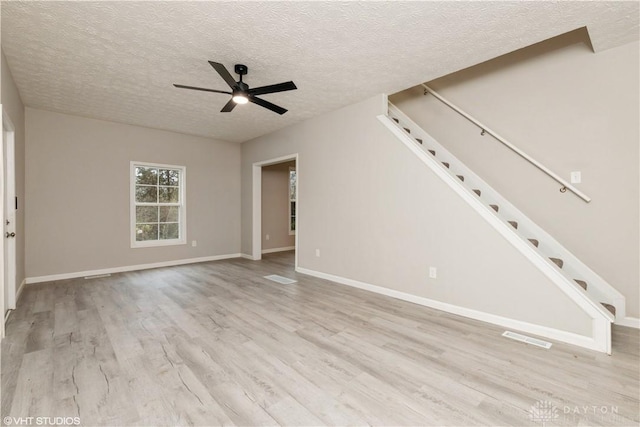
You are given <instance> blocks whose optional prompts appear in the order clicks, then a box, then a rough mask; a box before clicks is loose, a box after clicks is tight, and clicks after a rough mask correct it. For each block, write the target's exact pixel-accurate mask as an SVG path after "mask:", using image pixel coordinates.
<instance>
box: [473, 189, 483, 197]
mask: <svg viewBox="0 0 640 427" xmlns="http://www.w3.org/2000/svg"><path fill="white" fill-rule="evenodd" d="M473 192H474V193H476V194H477V195H478V196H480V195H481V194H482V191H480V190H478V189H477V188H476V189H474V190H473Z"/></svg>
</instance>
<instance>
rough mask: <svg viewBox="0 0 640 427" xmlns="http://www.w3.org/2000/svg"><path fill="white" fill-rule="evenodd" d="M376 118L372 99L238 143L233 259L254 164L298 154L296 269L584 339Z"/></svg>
mask: <svg viewBox="0 0 640 427" xmlns="http://www.w3.org/2000/svg"><path fill="white" fill-rule="evenodd" d="M385 109H386V104H385V102H384V97H382V96H377V97H375V98H372V99H369V100H367V101H364V102H362V103H359V104H356V105H352V106H349V107H346V108H343V109H340V110H338V111H335V112H332V113H329V114H325V115H323V116H320V117H317V118H314V119H311V120H308V121H305V122H303V123H300V124H298V125H294V126H290V127H288V128H285V129H282V130H279V131H277V132H274V133H272V134H270V135H266V136H263V137H260V138H257V139H255V140H252V141H249V142H245V143H243V144H242V252H243V253H246V254H250V253H252V246H251V245H252V240H251V234H252V165H253V163H255V162H261V161H268V160H270V159H274V158H278V157H281V156H287V155H290V154H294V153H298V154H299V157H298V164H297V171H298V204H299V206H298V220H299V224H298V248H297V252H298V257H299V258H298V262H299V266H300V267H303V268H307V269H311V270H315V271H319V272H323V273H328V274H333V275H337V276H342V277H345V278H348V279H354V280H359V281H362V282H366V283H370V284H373V285H377V286H382V287H386V288H389V289H394V290H398V291H402V292H406V293H409V294H413V295H417V296H421V297H426V298H431V299H434V300H438V301H442V302H446V303H450V304H455V305H458V306H461V307H467V308H470V309H474V310H479V311H484V312H487V313H493V314H496V315H500V316H504V317H508V318H512V319H518V320H523V321H527V322H532V323H537V324H540V325H544V326H549V327H553V328H558V329H563V330H567V331H572V332H576V333H579V334H588V333H589V332H590V330H591V321H590V319H589V318H588V317H587V316H586V315H585V314H584V313H583V312H582V311H581V310H580V309H579V308H578V307H577V306H576V305H575V304H574V303H573V301H570V300H568V299H567V297H566V296H565V295H564V294H563V293H562V292H561V291H560V290H559V289H558V288H557V287H556V286H555V285H554V284H553V283H551V282H550V281H549V280H548V279H547V278H546V277H545V276H543V275H542V274H541V273H540V272H539V271H538V270H537V269H536V268H534V267H533V266H532V265H531V263H530V262H529V261H528V260H527V259H525V258H524V257H523V256H522V255H521V254H520V253H519V252H517V251H516V250H515V249H514V248H513V247H512V246H511V245H510V244H509V243H508V242H507V241H506V240H505V239H504V238H503V237H502V236H501V235H499V234H498V233H497V232H496V231H495V230H494V229H493V228H492V227H491V226H490V225H489V224H488V223H486V222H485V221H484V220H483V219H481V218H480V216H479V215H478V214H477V213H476V212H475V211H474V210H472V208H471V207H470V206H468V205H467V204H466V203H465V202H463V201H462V199H461V198H460V197H459V196H458V195H457V194H455V193H454V192H453V191H452V190H451V189H450V188H449V187H448V186H447V185H446V184H444V183H443V182H442V181H441V180H440V179H439V178H437V177H436V176H435V175H434V174H433V173H432V172H431V170H430V169H428V168H427V167H426V166H425V165H424V164H423V163H422V162H421V161H420V160H418V159H417V158H416V157H415V155H414V154H412V153H411V152H410V151H409V150H408V149H407V148H406V147H405V146H404V145H402V144H401V143H400V142H399V141H398V140H397V139H395V137H393V136H392V135H391V134H390V133H389V131H388V130H387V129H385V128H384V127H383V126H382V124H381V123H379V122H378V120H377V119H376V116H377V115H378V114H382V113H383V112H384V111H385ZM316 249H320V254H321V256H320V257H316V256H315V250H316ZM429 266H435V267H437V268H438V278H437V279H429V278H428V268H429Z"/></svg>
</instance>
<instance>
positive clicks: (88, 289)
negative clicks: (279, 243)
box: [1, 252, 640, 426]
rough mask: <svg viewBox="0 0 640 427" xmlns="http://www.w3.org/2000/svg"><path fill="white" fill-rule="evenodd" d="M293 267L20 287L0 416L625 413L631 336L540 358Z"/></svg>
mask: <svg viewBox="0 0 640 427" xmlns="http://www.w3.org/2000/svg"><path fill="white" fill-rule="evenodd" d="M292 264H293V253H292V252H290V253H281V254H271V255H266V256H265V259H264V260H263V261H260V262H254V261H247V260H242V259H235V260H227V261H218V262H210V263H202V264H193V265H188V266H180V267H172V268H163V269H156V270H147V271H140V272H131V273H122V274H116V275H113V276H111V277H108V278H100V279H91V280H85V279H75V280H65V281H59V282H52V283H46V284H39V285H29V286H27V288H26V289H25V291H24V294H23V295H22V298H21V300H20V303H19V307H18V308H17V310H16V311H15V312H13V313H12V314H11V316H10V318H9V321H8V324H7V336H6V338H5V339H4V341H3V342H2V382H1V384H2V416H3V417H6V416H11V417H28V416H33V417H45V416H46V417H55V416H65V417H80V420H81V424H82V425H109V426H111V425H154V426H156V425H181V426H182V425H203V426H204V425H207V426H209V425H223V424H224V425H231V424H234V425H243V426H252V425H296V426H303V425H304V426H308V425H394V426H399V425H415V426H418V425H452V426H467V425H517V426H520V425H542V423H541V421H543V420H544V421H545V425H548V426H549V425H638V423H639V415H638V414H639V409H640V408H639V401H638V394H639V390H640V389H639V381H640V379H639V377H640V372H639V370H640V362H639V360H640V357H639V345H640V340H639V334H638V331H637V330H634V329H630V328H623V327H614V330H613V334H614V346H613V347H614V348H613V355H612V356H607V355H604V354H601V353H596V352H592V351H588V350H583V349H580V348H577V347H573V346H568V345H563V344H557V343H554V346H553V347H552V348H551V350H544V349H541V348H537V347H532V346H529V345H525V344H522V343H519V342H515V341H511V340H508V339H506V338H503V337H501V336H500V334H501V333H502V332H503V329H501V328H497V327H493V326H490V325H487V324H484V323H481V322H476V321H472V320H468V319H464V318H461V317H457V316H453V315H449V314H446V313H443V312H439V311H436V310H431V309H428V308H425V307H420V306H417V305H414V304H411V303H407V302H403V301H399V300H394V299H391V298H387V297H384V296H380V295H376V294H372V293H369V292H365V291H360V290H357V289H352V288H349V287H346V286H342V285H337V284H333V283H331V282H328V281H324V280H320V279H316V278H312V277H309V276H305V275H302V274H296V273H295V272H294V271H293V265H292ZM268 274H279V275H282V276H285V277H290V278H294V279H297V280H298V282H297V283H295V284H292V285H281V284H278V283H274V282H271V281H269V280H266V279H263V278H262V276H265V275H268ZM540 401H541V402H545V403H548V404H549V405H553V406H551V407H546V408H547V409H544V408H543V407H541V406H540V405H542V403H538V402H540ZM536 405H537V406H536ZM532 408H538V409H541V410H540V411H538V412H535V411H534V412H532ZM545 411H546V412H545ZM535 414H537V415H536V416H537V418H536V417H534V415H535ZM14 424H15V422H14Z"/></svg>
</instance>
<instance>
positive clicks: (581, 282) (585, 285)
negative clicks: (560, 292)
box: [573, 279, 587, 291]
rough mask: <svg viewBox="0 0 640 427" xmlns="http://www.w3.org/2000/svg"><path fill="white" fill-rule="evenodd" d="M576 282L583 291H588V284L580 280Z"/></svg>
mask: <svg viewBox="0 0 640 427" xmlns="http://www.w3.org/2000/svg"><path fill="white" fill-rule="evenodd" d="M573 280H575V282H576V283H577V284H578V285H580V286H581V287H582V289H584V290H585V291H586V290H587V282H585V281H584V280H580V279H573Z"/></svg>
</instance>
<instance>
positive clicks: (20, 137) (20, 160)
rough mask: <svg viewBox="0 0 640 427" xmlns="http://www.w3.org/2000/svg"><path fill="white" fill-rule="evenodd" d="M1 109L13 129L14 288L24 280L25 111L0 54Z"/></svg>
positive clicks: (4, 59)
mask: <svg viewBox="0 0 640 427" xmlns="http://www.w3.org/2000/svg"><path fill="white" fill-rule="evenodd" d="M2 108H4V109H5V110H6V111H7V113H8V114H9V117H10V118H11V121H12V122H13V126H14V127H15V171H16V196H17V197H18V210H17V211H16V287H18V286H20V284H21V283H22V281H23V280H24V278H25V270H24V268H25V267H24V266H25V211H26V203H25V197H24V195H25V176H24V175H25V161H24V156H25V126H24V122H25V119H24V116H25V110H24V105H23V104H22V100H21V99H20V93H18V89H17V88H16V85H15V83H14V82H13V76H12V75H11V71H10V70H9V67H8V66H7V59H6V58H5V56H4V52H3V53H2Z"/></svg>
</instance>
